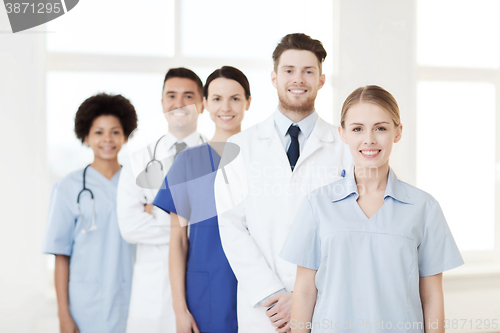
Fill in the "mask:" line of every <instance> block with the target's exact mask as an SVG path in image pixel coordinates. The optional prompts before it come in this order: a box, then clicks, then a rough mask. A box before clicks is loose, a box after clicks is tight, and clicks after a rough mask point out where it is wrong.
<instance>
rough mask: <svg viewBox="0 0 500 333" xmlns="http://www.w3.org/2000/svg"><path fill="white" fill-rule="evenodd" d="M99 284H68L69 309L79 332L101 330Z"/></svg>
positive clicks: (100, 292)
mask: <svg viewBox="0 0 500 333" xmlns="http://www.w3.org/2000/svg"><path fill="white" fill-rule="evenodd" d="M101 289H102V288H101V284H100V283H85V282H72V281H70V282H69V285H68V292H69V297H68V298H69V309H70V312H71V316H72V317H73V319H74V321H75V323H76V325H77V326H78V328H79V330H80V332H83V331H85V330H89V329H102V328H103V325H104V321H103V318H102V313H103V311H102V310H103V309H102V301H103V298H102V294H103V292H104V291H103V290H101Z"/></svg>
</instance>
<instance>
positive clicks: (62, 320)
mask: <svg viewBox="0 0 500 333" xmlns="http://www.w3.org/2000/svg"><path fill="white" fill-rule="evenodd" d="M59 329H60V331H61V333H80V331H79V330H78V327H77V326H76V324H75V321H74V320H73V318H71V315H70V314H69V313H68V314H65V315H59Z"/></svg>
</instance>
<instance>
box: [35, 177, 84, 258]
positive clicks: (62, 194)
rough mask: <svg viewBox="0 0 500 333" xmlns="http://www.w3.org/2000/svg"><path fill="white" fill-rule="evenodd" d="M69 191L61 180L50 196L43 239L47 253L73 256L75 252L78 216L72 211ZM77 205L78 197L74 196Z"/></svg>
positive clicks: (43, 249)
mask: <svg viewBox="0 0 500 333" xmlns="http://www.w3.org/2000/svg"><path fill="white" fill-rule="evenodd" d="M67 192H68V191H65V190H64V184H63V183H62V182H61V181H59V182H58V183H56V184H55V185H54V188H53V189H52V195H51V198H50V207H49V215H48V218H47V226H46V229H45V237H44V239H43V247H42V251H43V252H44V253H47V254H62V255H66V256H71V253H72V252H73V240H74V239H73V238H74V236H73V235H74V230H75V224H76V217H75V215H74V213H72V212H71V208H70V207H71V205H72V204H71V203H70V202H69V200H70V198H69V197H68V195H67ZM73 199H74V200H75V202H74V203H73V205H76V197H75V198H73Z"/></svg>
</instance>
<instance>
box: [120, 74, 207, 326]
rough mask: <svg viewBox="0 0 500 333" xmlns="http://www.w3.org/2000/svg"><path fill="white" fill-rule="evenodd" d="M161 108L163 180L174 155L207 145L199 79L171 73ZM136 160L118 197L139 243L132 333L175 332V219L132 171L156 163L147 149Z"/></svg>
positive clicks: (126, 228)
mask: <svg viewBox="0 0 500 333" xmlns="http://www.w3.org/2000/svg"><path fill="white" fill-rule="evenodd" d="M161 105H162V108H163V113H164V114H165V118H166V119H167V122H168V132H167V133H166V134H165V136H163V137H162V138H159V139H158V140H157V141H155V142H152V143H151V144H150V145H149V147H148V148H149V150H150V151H151V152H153V151H155V158H156V160H158V161H161V162H162V165H161V171H160V172H163V175H161V179H163V178H164V177H165V176H166V174H167V172H168V170H169V169H170V166H171V165H172V162H173V157H174V156H176V155H177V154H178V153H179V152H180V151H182V150H183V149H185V148H186V147H192V146H197V145H199V144H202V143H203V142H205V141H206V140H205V139H204V138H203V137H202V136H201V135H200V134H199V133H198V132H197V131H196V127H197V121H198V115H199V114H200V113H202V112H203V85H202V83H201V80H200V78H199V77H198V76H197V75H196V74H195V73H194V72H193V71H191V70H189V69H186V68H172V69H170V70H169V71H168V73H167V75H166V76H165V80H164V83H163V91H162V99H161ZM131 158H132V159H133V161H131V163H126V164H125V165H124V167H123V170H122V174H121V177H120V180H119V183H118V195H117V210H118V224H119V227H120V232H121V234H122V236H123V238H124V239H125V240H126V241H127V242H129V243H132V244H137V260H136V263H135V265H134V273H133V278H132V295H131V299H130V311H129V317H128V322H127V333H136V332H137V333H160V332H162V333H163V332H166V333H170V332H172V333H173V332H176V329H175V316H174V312H173V307H172V292H171V289H170V280H169V274H168V247H169V241H170V215H168V214H167V213H165V212H163V211H161V210H156V208H155V207H154V206H153V205H152V202H153V200H154V198H155V197H156V194H157V193H158V189H159V188H156V189H154V188H153V189H151V188H141V187H139V186H138V185H137V182H136V176H134V173H133V171H132V163H133V164H134V165H140V166H141V168H142V169H146V166H147V164H148V162H149V161H150V160H151V157H150V154H149V152H148V150H146V149H145V150H143V151H139V152H137V153H135V154H134V155H133V156H131ZM155 163H156V165H153V164H149V168H150V170H151V169H152V168H153V167H155V166H156V167H158V166H159V164H158V163H159V162H155ZM158 170H160V169H158Z"/></svg>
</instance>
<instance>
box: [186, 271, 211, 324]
mask: <svg viewBox="0 0 500 333" xmlns="http://www.w3.org/2000/svg"><path fill="white" fill-rule="evenodd" d="M186 300H187V304H188V308H189V311H190V312H191V314H192V315H193V316H194V319H195V320H196V322H197V323H210V318H211V310H212V309H211V306H210V279H209V274H208V272H190V271H187V272H186Z"/></svg>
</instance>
